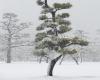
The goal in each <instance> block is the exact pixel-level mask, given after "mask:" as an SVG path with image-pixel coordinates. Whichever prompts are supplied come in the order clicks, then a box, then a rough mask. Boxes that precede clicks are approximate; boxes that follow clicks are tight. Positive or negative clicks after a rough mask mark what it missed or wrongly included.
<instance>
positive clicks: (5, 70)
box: [0, 62, 100, 80]
mask: <svg viewBox="0 0 100 80" xmlns="http://www.w3.org/2000/svg"><path fill="white" fill-rule="evenodd" d="M47 67H48V64H47V63H41V64H39V63H37V62H16V63H11V64H6V63H0V80H100V62H83V63H81V64H80V65H76V64H75V63H72V62H64V63H63V64H62V65H59V64H57V65H56V66H55V68H54V76H53V77H48V76H46V72H47Z"/></svg>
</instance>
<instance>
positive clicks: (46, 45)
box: [34, 0, 88, 76]
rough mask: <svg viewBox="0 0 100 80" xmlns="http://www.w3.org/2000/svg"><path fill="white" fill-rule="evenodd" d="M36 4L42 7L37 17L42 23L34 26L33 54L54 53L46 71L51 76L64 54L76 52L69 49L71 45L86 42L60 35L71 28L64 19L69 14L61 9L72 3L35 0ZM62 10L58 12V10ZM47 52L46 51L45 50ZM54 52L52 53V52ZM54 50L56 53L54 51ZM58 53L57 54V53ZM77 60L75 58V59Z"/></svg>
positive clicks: (42, 55)
mask: <svg viewBox="0 0 100 80" xmlns="http://www.w3.org/2000/svg"><path fill="white" fill-rule="evenodd" d="M37 3H38V5H40V6H41V7H42V12H41V16H40V17H39V19H40V20H42V21H43V23H42V24H41V25H40V26H38V27H37V28H36V30H37V31H38V33H37V34H36V39H35V42H36V46H35V52H34V54H35V55H38V56H41V57H49V55H50V54H56V56H55V57H54V56H53V58H52V59H51V58H48V59H50V64H49V68H48V71H47V75H48V76H53V69H54V66H55V64H56V62H57V61H58V60H59V59H60V58H61V57H63V56H65V55H66V54H71V55H73V54H75V53H77V50H76V49H69V48H68V47H69V46H71V45H81V46H87V45H88V42H87V41H84V40H81V39H79V38H78V37H66V36H65V37H62V35H64V34H65V33H66V32H69V31H71V30H72V28H71V27H70V25H71V23H70V21H68V20H66V18H68V17H69V16H70V15H69V13H66V12H65V13H63V12H62V10H64V9H70V8H71V7H72V4H70V3H69V2H67V3H54V4H53V5H52V6H51V5H50V4H49V3H48V0H44V1H43V0H37ZM60 11H61V12H62V13H61V14H59V13H58V12H60ZM47 49H48V51H49V54H48V53H47V51H46V50H47ZM52 51H53V52H54V53H53V52H52ZM55 52H56V53H55ZM57 53H58V54H57ZM75 61H76V62H77V60H75Z"/></svg>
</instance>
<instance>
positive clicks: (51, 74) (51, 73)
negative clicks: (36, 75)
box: [47, 55, 62, 76]
mask: <svg viewBox="0 0 100 80" xmlns="http://www.w3.org/2000/svg"><path fill="white" fill-rule="evenodd" d="M61 57H62V55H60V56H58V57H56V58H55V59H53V60H51V62H50V64H49V68H48V72H47V75H48V76H53V69H54V66H55V64H56V63H57V61H58V60H59V59H60V58H61Z"/></svg>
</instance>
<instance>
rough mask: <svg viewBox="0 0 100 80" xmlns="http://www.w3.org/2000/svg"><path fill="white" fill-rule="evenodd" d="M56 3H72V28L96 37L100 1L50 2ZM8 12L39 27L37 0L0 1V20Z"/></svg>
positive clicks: (72, 0) (98, 26)
mask: <svg viewBox="0 0 100 80" xmlns="http://www.w3.org/2000/svg"><path fill="white" fill-rule="evenodd" d="M54 1H55V2H56V1H57V2H63V1H64V2H67V1H70V2H72V4H73V8H72V9H70V10H68V11H69V13H70V14H71V17H70V20H71V22H72V27H73V28H74V29H81V30H84V31H85V32H86V33H88V34H89V35H90V36H92V35H94V36H96V32H95V31H96V30H97V29H100V22H99V21H100V9H99V8H100V0H49V2H54ZM6 12H14V13H16V14H17V15H19V18H20V19H22V20H25V21H32V22H33V24H34V27H35V26H37V25H39V24H38V23H39V20H38V16H39V14H40V7H39V6H38V5H37V4H36V0H0V20H1V18H2V14H3V13H6Z"/></svg>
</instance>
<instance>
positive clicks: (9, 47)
mask: <svg viewBox="0 0 100 80" xmlns="http://www.w3.org/2000/svg"><path fill="white" fill-rule="evenodd" d="M7 63H11V38H9V39H8V49H7Z"/></svg>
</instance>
